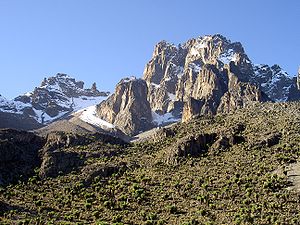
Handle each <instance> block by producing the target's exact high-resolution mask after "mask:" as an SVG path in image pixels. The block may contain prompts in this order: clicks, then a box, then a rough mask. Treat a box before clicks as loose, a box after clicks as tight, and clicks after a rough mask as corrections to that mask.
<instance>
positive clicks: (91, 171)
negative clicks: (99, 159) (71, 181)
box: [81, 163, 127, 185]
mask: <svg viewBox="0 0 300 225" xmlns="http://www.w3.org/2000/svg"><path fill="white" fill-rule="evenodd" d="M126 169H127V165H126V164H125V163H119V164H117V165H116V164H109V163H102V164H92V165H90V166H86V167H84V168H83V169H82V171H81V172H82V174H84V177H85V180H84V182H85V184H86V185H89V184H90V183H91V182H92V181H93V180H94V179H95V178H96V177H98V178H105V177H109V176H111V175H112V174H114V173H118V172H119V173H122V172H124V171H125V170H126Z"/></svg>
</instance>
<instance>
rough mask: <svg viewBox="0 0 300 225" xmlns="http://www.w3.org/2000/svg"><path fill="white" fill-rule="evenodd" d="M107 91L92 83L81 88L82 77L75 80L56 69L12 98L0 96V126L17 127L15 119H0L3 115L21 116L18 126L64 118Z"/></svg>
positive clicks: (38, 125) (41, 123) (100, 99)
mask: <svg viewBox="0 0 300 225" xmlns="http://www.w3.org/2000/svg"><path fill="white" fill-rule="evenodd" d="M108 95H109V92H101V91H99V90H98V89H97V87H96V83H94V84H93V85H92V87H91V88H90V89H84V82H83V81H76V80H75V79H74V78H71V77H70V76H68V75H66V74H63V73H58V74H56V75H55V76H53V77H49V78H44V80H43V81H42V83H41V85H40V86H39V87H36V88H34V90H33V91H31V92H28V93H26V94H24V95H20V96H18V97H16V98H15V99H14V100H6V99H5V98H4V97H2V96H1V97H0V113H1V114H0V116H1V115H2V116H1V125H0V127H11V128H18V129H20V123H19V121H18V122H17V121H14V120H11V119H10V120H9V119H8V120H9V121H10V124H7V123H2V121H4V120H5V119H3V118H4V117H7V118H10V117H18V118H23V119H25V121H30V122H27V123H26V124H24V123H22V122H21V129H26V130H28V129H36V128H39V127H42V126H45V125H47V124H50V123H52V122H53V121H55V120H58V119H61V118H65V117H66V116H68V115H70V114H71V113H72V112H75V111H78V110H80V109H82V108H85V107H88V106H91V105H95V104H97V103H99V102H101V101H102V100H104V99H106V98H107V96H108Z"/></svg>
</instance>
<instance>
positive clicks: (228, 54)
mask: <svg viewBox="0 0 300 225" xmlns="http://www.w3.org/2000/svg"><path fill="white" fill-rule="evenodd" d="M142 80H144V81H145V83H146V85H147V89H148V91H147V97H146V99H145V97H144V96H143V97H139V98H138V99H137V96H133V94H132V93H133V91H126V92H124V91H120V89H121V88H120V84H118V86H117V88H116V92H115V93H114V94H113V97H112V98H113V99H114V100H112V98H110V99H108V100H107V101H106V102H103V103H101V104H100V105H98V107H97V112H98V114H99V115H100V116H101V117H102V118H104V119H108V121H110V122H111V123H113V124H118V126H121V127H119V128H120V129H122V127H125V126H126V128H123V131H125V132H126V133H130V134H133V133H138V132H140V131H142V130H144V128H141V127H140V122H141V119H139V118H143V119H142V120H144V118H147V119H146V120H147V127H149V121H151V118H150V117H149V116H140V117H135V119H134V120H131V122H130V124H131V125H130V126H128V125H127V124H126V123H120V122H115V119H114V117H115V116H116V115H118V113H119V112H121V111H122V110H121V108H122V107H124V104H125V105H126V103H125V102H127V101H128V99H130V101H131V102H135V103H136V104H134V107H129V108H127V111H126V116H125V117H123V118H127V116H128V115H131V114H135V115H136V111H138V110H141V108H140V106H141V105H143V106H144V105H146V103H145V101H148V103H149V105H150V110H151V111H152V126H158V125H163V124H165V123H167V122H174V121H178V120H180V119H182V121H188V120H190V119H191V118H192V117H195V116H198V115H205V114H210V115H214V114H217V113H228V112H231V111H234V110H237V109H239V108H243V107H245V106H247V105H250V104H252V103H254V102H265V101H275V102H280V101H289V100H296V99H299V98H300V95H299V93H298V92H299V91H298V88H297V82H296V79H295V78H292V77H289V76H288V74H287V73H286V72H285V71H284V70H282V69H281V68H280V66H278V65H273V66H268V65H264V64H261V65H254V64H253V63H252V62H251V60H250V59H249V57H248V56H247V54H246V53H245V51H244V48H243V46H242V44H241V43H239V42H231V41H230V40H228V39H226V38H225V37H223V36H221V35H212V36H211V35H207V36H204V37H199V38H195V39H191V40H188V41H187V42H186V43H183V44H180V45H178V46H175V45H173V44H170V43H168V42H166V41H161V42H159V43H158V44H157V45H156V46H155V48H154V52H153V55H152V58H151V59H150V61H149V62H148V63H147V64H146V66H145V69H144V73H143V78H142ZM298 80H299V79H298ZM140 82H141V81H140ZM298 86H299V85H298ZM145 90H146V88H145ZM117 99H118V100H117ZM121 99H122V100H123V101H121ZM140 102H142V103H141V104H140ZM142 108H143V107H142ZM146 108H147V110H146V112H147V115H149V113H148V112H149V108H148V107H146ZM121 114H123V113H121ZM123 121H125V120H124V119H123Z"/></svg>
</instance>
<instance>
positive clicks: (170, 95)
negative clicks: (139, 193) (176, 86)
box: [168, 92, 176, 102]
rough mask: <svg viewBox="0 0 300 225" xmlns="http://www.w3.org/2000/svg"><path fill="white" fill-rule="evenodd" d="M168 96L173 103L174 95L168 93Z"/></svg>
mask: <svg viewBox="0 0 300 225" xmlns="http://www.w3.org/2000/svg"><path fill="white" fill-rule="evenodd" d="M168 96H169V99H170V100H171V101H173V102H174V101H175V100H176V95H174V94H172V93H170V92H168Z"/></svg>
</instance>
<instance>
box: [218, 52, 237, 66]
mask: <svg viewBox="0 0 300 225" xmlns="http://www.w3.org/2000/svg"><path fill="white" fill-rule="evenodd" d="M237 57H238V55H237V54H236V53H235V52H234V51H233V49H229V50H228V51H227V52H224V53H222V54H221V55H220V56H219V61H221V62H222V63H224V64H229V63H230V62H231V61H233V62H236V61H237Z"/></svg>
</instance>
